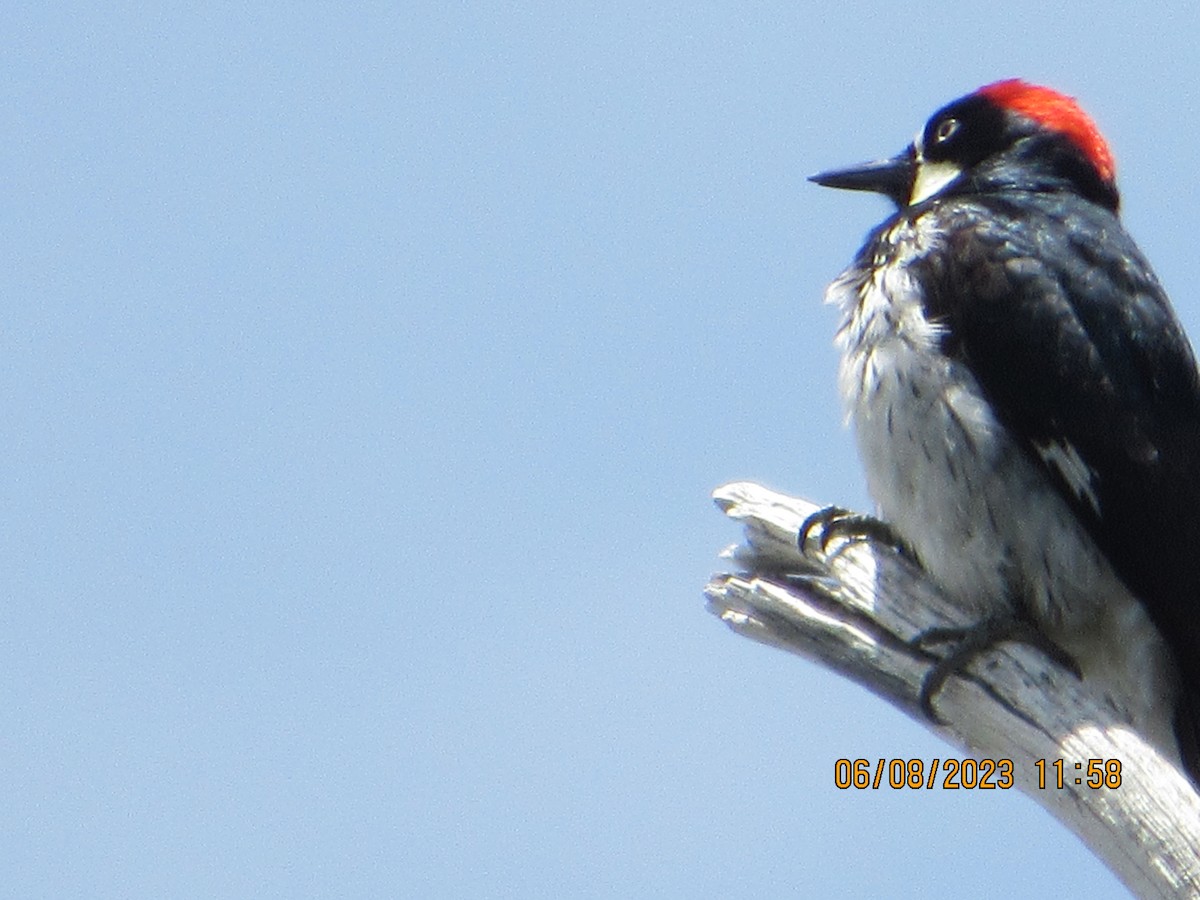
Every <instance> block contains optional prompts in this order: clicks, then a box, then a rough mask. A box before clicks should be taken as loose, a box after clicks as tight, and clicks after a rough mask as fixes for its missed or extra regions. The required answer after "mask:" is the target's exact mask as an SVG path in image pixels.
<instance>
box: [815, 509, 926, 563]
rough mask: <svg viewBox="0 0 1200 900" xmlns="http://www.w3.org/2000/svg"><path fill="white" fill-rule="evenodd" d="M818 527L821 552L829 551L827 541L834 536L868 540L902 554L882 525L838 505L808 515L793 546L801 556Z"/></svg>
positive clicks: (897, 542)
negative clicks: (877, 542)
mask: <svg viewBox="0 0 1200 900" xmlns="http://www.w3.org/2000/svg"><path fill="white" fill-rule="evenodd" d="M818 528H819V529H820V530H821V543H820V548H821V552H822V553H825V552H827V551H828V550H829V544H830V542H831V541H832V540H833V539H834V538H837V537H840V538H844V539H846V540H851V541H853V540H866V539H872V540H876V541H879V542H880V543H883V544H887V545H888V546H889V547H892V548H894V549H896V550H897V551H898V552H901V553H903V552H905V549H904V544H903V543H902V542H901V540H900V538H899V537H897V536H896V532H894V531H892V528H891V526H890V525H888V524H887V523H886V522H883V521H881V520H879V519H877V518H875V517H874V516H868V515H866V514H865V513H856V512H852V511H851V510H848V509H845V508H844V507H841V506H825V507H822V508H821V509H818V510H817V511H816V512H815V513H813V514H812V515H810V516H809V517H808V518H807V519H805V520H804V523H803V524H802V525H801V526H800V532H799V534H798V535H797V538H796V544H797V546H798V547H799V548H800V552H801V553H803V552H805V550H804V548H805V545H806V544H807V543H808V538H809V535H811V534H812V532H813V531H814V530H815V529H818Z"/></svg>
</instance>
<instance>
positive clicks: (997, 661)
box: [705, 482, 1200, 898]
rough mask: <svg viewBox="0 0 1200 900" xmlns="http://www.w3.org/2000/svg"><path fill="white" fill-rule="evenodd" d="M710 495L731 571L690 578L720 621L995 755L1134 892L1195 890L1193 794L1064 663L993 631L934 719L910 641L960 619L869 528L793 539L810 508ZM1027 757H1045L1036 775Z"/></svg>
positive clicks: (967, 747)
mask: <svg viewBox="0 0 1200 900" xmlns="http://www.w3.org/2000/svg"><path fill="white" fill-rule="evenodd" d="M713 498H714V500H715V501H716V503H717V505H718V506H719V507H720V508H721V509H722V510H724V512H725V513H726V515H728V516H729V517H730V518H733V519H736V520H738V521H740V522H741V523H742V525H743V526H744V529H745V539H744V541H743V543H741V544H739V545H737V546H735V547H731V548H730V549H729V550H727V551H726V552H725V556H726V557H727V558H729V559H731V560H732V561H733V563H734V565H736V566H737V567H738V570H739V571H738V573H736V574H724V575H717V576H715V577H714V578H713V579H712V580H711V581H710V582H709V583H708V585H707V587H706V589H705V593H706V596H707V597H708V608H709V610H710V611H711V612H713V613H714V614H715V615H718V616H720V617H721V619H722V620H723V621H724V622H726V623H727V624H728V625H729V626H730V627H731V628H732V629H733V630H734V631H736V632H738V633H739V634H743V635H745V636H746V637H750V638H753V639H754V640H757V641H761V642H762V643H765V644H770V645H773V646H776V647H780V648H782V649H785V650H790V651H792V652H794V653H798V654H800V655H802V656H805V657H807V658H809V659H813V660H816V661H818V662H820V663H822V664H824V665H826V666H828V667H829V668H832V669H834V670H835V671H838V672H841V673H842V674H844V675H846V676H847V677H849V678H852V679H854V680H855V681H857V682H858V683H859V684H862V685H863V686H865V687H867V688H869V689H870V690H871V691H873V692H874V693H875V694H877V695H878V696H880V697H881V698H883V699H884V700H887V701H888V702H889V703H892V704H893V705H895V706H897V707H899V708H900V709H902V710H903V711H905V712H906V713H908V714H909V715H910V716H912V717H913V718H915V719H917V720H918V721H920V722H921V723H922V724H924V725H926V726H927V727H929V728H930V729H931V730H933V731H935V732H936V733H937V734H939V735H941V736H942V737H943V738H945V739H946V740H947V741H949V742H950V743H951V744H953V745H955V746H956V747H958V748H959V749H961V750H963V751H965V752H966V753H968V754H970V755H971V756H973V757H975V758H977V759H992V760H1001V759H1004V760H1011V761H1012V774H1013V777H1014V779H1015V786H1016V787H1017V788H1018V789H1020V790H1021V791H1023V792H1025V793H1026V794H1028V795H1029V796H1031V797H1032V798H1033V799H1034V800H1035V801H1037V802H1038V803H1039V804H1041V805H1042V806H1043V807H1045V808H1046V809H1047V810H1048V811H1049V812H1050V813H1051V814H1053V815H1054V816H1055V817H1056V818H1058V819H1059V820H1060V821H1061V822H1062V823H1063V824H1064V825H1066V826H1067V827H1068V828H1070V829H1071V830H1072V831H1074V832H1075V833H1076V834H1078V835H1079V836H1080V838H1081V839H1082V840H1083V841H1084V842H1085V843H1086V844H1087V845H1088V846H1089V847H1090V848H1091V849H1092V851H1093V852H1094V853H1096V855H1097V856H1099V857H1100V858H1101V859H1102V860H1104V862H1105V863H1106V864H1107V865H1108V866H1109V868H1110V869H1112V870H1113V872H1115V873H1116V875H1117V876H1118V877H1119V878H1120V879H1121V880H1122V881H1123V882H1124V883H1125V885H1126V886H1127V887H1128V888H1129V889H1130V890H1131V891H1133V892H1134V894H1136V895H1137V896H1138V897H1143V898H1151V897H1154V898H1176V897H1200V796H1198V795H1197V793H1196V792H1195V790H1193V788H1192V786H1191V783H1190V782H1189V781H1188V780H1187V778H1186V777H1185V776H1184V775H1183V774H1181V773H1180V772H1179V771H1178V770H1177V769H1176V768H1175V766H1174V765H1173V763H1172V762H1171V761H1170V760H1168V759H1165V758H1164V757H1163V756H1162V755H1160V754H1159V753H1158V752H1157V751H1156V750H1155V749H1154V748H1153V747H1152V746H1151V745H1150V744H1149V743H1147V742H1146V741H1145V740H1143V739H1142V737H1141V736H1139V735H1138V734H1136V733H1134V732H1133V731H1132V730H1131V729H1130V728H1129V727H1128V726H1127V725H1126V724H1124V723H1122V722H1120V721H1117V720H1116V719H1114V717H1113V714H1112V713H1111V712H1110V711H1109V710H1108V709H1107V708H1106V707H1104V706H1103V705H1102V704H1101V703H1100V702H1099V701H1098V700H1097V699H1096V698H1094V697H1093V696H1092V695H1091V694H1090V693H1089V692H1088V689H1087V685H1086V684H1084V683H1081V682H1080V681H1079V679H1078V678H1077V677H1076V676H1075V675H1074V674H1073V673H1072V672H1070V671H1068V670H1066V669H1064V668H1063V667H1062V666H1060V665H1059V664H1057V663H1056V662H1054V661H1053V660H1051V659H1050V658H1049V657H1048V656H1046V655H1045V654H1044V653H1042V652H1041V651H1040V650H1038V649H1036V648H1034V647H1032V646H1029V645H1025V644H1018V643H1003V644H1000V645H999V646H997V647H995V648H994V649H992V650H989V651H987V652H985V653H983V654H981V655H980V656H979V657H978V658H977V659H975V660H974V661H973V662H971V663H970V664H968V665H967V666H966V668H965V671H964V672H963V673H962V674H961V675H952V676H951V677H950V678H948V679H947V681H946V683H945V685H944V686H943V687H942V689H941V690H940V691H938V692H937V694H936V696H934V697H933V698H932V703H933V707H934V709H935V711H936V713H937V716H938V718H939V719H940V720H941V722H940V723H934V722H932V721H931V720H930V719H929V718H928V717H927V716H926V715H925V714H924V712H923V711H922V710H921V708H920V703H919V698H920V694H921V686H922V684H923V682H924V679H925V676H926V674H927V673H928V672H929V671H930V668H931V666H933V665H934V664H935V663H936V661H937V658H936V657H935V656H933V655H931V653H930V651H929V650H928V649H923V648H922V647H920V646H918V645H916V644H914V643H913V639H914V638H916V637H917V636H918V635H920V634H921V633H922V632H925V631H926V630H928V629H930V628H945V627H961V626H966V625H972V624H975V623H973V622H972V621H970V619H969V618H967V617H965V616H964V614H963V612H962V611H961V610H959V609H957V608H955V606H954V604H952V603H951V602H949V601H948V600H947V599H946V598H945V597H944V596H943V595H942V594H941V593H940V592H939V591H938V590H937V588H936V587H934V586H933V585H932V584H931V583H930V582H929V580H928V579H927V578H926V577H925V576H924V573H923V572H922V571H921V569H920V568H919V567H918V566H916V565H915V564H914V563H913V562H912V561H911V560H910V559H908V558H907V557H905V556H904V555H903V554H901V553H899V552H897V551H896V550H895V549H894V548H892V547H890V546H888V545H887V544H886V543H884V542H882V541H880V540H879V539H877V538H873V537H870V536H865V535H854V536H852V537H847V536H846V535H843V534H840V533H839V532H838V531H837V530H836V529H830V530H828V531H826V530H825V529H824V528H823V527H822V526H818V527H813V528H811V529H810V531H809V533H808V536H807V539H806V541H805V546H804V550H803V552H801V551H800V549H799V548H798V547H797V539H798V534H799V531H800V528H801V526H802V525H803V523H804V522H805V521H806V520H808V519H809V517H810V516H812V515H813V514H814V513H816V512H818V511H819V510H820V509H821V507H819V506H816V505H814V504H812V503H809V502H808V501H805V500H800V499H796V498H792V497H787V496H784V495H782V494H776V493H773V492H771V491H769V490H767V489H766V488H763V487H760V486H759V485H756V484H751V483H747V482H741V483H736V484H729V485H725V486H724V487H721V488H718V489H717V491H716V492H714V494H713ZM1057 759H1061V760H1063V761H1064V763H1063V767H1062V773H1063V776H1064V785H1063V787H1062V788H1059V787H1058V786H1057V785H1056V784H1055V777H1056V774H1057V773H1056V771H1055V769H1054V768H1053V767H1052V765H1051V764H1052V763H1053V761H1054V760H1057ZM1037 760H1046V761H1047V763H1046V767H1045V778H1046V782H1047V785H1046V787H1045V788H1040V787H1039V786H1038V769H1037V768H1036V766H1035V762H1036V761H1037ZM1089 760H1106V761H1107V760H1119V761H1120V766H1121V768H1120V787H1117V788H1111V787H1102V788H1099V789H1096V788H1092V787H1089V786H1088V785H1087V783H1086V778H1087V773H1088V762H1089ZM1076 763H1079V765H1080V768H1079V769H1076V768H1075V764H1076ZM1077 777H1078V778H1080V779H1082V780H1081V783H1079V784H1076V781H1075V780H1076V778H1077Z"/></svg>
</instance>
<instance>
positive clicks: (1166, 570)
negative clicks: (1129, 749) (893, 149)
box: [811, 79, 1200, 785]
mask: <svg viewBox="0 0 1200 900" xmlns="http://www.w3.org/2000/svg"><path fill="white" fill-rule="evenodd" d="M811 180H812V181H815V182H816V183H817V184H820V185H823V186H827V187H833V188H842V189H849V190H859V191H870V192H874V193H878V194H882V195H883V196H885V197H887V198H889V199H890V200H891V201H892V202H893V203H894V205H895V210H894V211H893V212H892V213H891V214H890V215H889V216H888V217H887V219H886V220H885V221H883V222H882V223H881V224H880V225H878V226H877V227H876V228H874V229H873V230H872V231H871V232H870V233H869V234H868V236H867V238H866V241H865V242H864V244H863V245H862V247H861V249H860V250H859V251H858V253H857V255H856V256H855V257H854V259H853V261H852V263H851V264H850V265H849V267H848V268H846V269H845V271H844V272H842V274H841V275H839V276H838V277H837V278H836V279H835V280H834V281H833V282H832V284H831V285H830V286H829V288H828V290H827V292H826V300H827V301H828V302H829V303H831V304H832V305H834V306H835V307H837V309H838V310H839V313H840V321H839V325H838V329H837V332H836V344H837V345H838V347H839V349H840V351H841V353H840V363H839V369H838V385H839V392H840V394H841V396H842V400H843V403H844V406H845V409H846V412H847V416H848V419H849V420H850V422H851V423H852V427H853V431H854V434H855V438H856V443H857V445H858V450H859V455H860V457H861V460H862V463H863V467H864V469H865V474H866V479H867V486H868V490H869V492H870V494H871V495H872V498H873V500H874V501H875V503H876V505H877V511H878V513H879V515H880V517H881V518H882V520H883V521H884V522H886V524H887V525H888V527H889V528H890V529H891V531H892V532H893V533H894V534H895V536H896V538H897V540H898V542H899V544H900V545H901V546H903V547H904V548H905V549H906V550H907V551H908V552H910V553H911V554H912V555H913V556H914V557H915V559H916V561H917V562H918V563H919V564H920V565H921V566H922V567H923V568H924V570H925V571H926V572H927V573H928V575H929V577H930V578H931V579H932V580H933V581H934V582H935V583H936V584H937V585H938V586H939V587H940V588H941V589H942V590H943V592H944V593H945V594H946V595H947V596H949V597H951V598H953V599H954V600H955V602H956V603H957V604H959V605H960V606H961V607H962V608H963V609H965V610H966V611H968V612H969V613H971V614H972V615H974V616H976V617H977V618H978V621H979V622H980V626H979V628H980V629H981V631H983V632H986V633H989V634H991V635H992V637H990V638H988V639H987V640H986V641H985V643H986V642H987V641H992V639H993V638H994V637H995V634H996V632H995V631H994V630H993V631H990V632H989V631H987V629H986V628H985V627H984V625H985V623H988V622H995V621H997V619H999V620H1001V621H1003V620H1008V621H1012V622H1018V623H1028V624H1030V625H1031V626H1032V627H1033V628H1034V629H1035V631H1036V633H1037V634H1039V635H1043V636H1045V637H1046V638H1047V639H1048V640H1049V641H1050V642H1051V644H1052V645H1053V646H1055V647H1058V648H1061V650H1062V651H1063V652H1064V653H1065V654H1066V655H1067V656H1068V657H1069V658H1070V660H1071V661H1073V662H1074V664H1075V668H1076V669H1077V672H1078V674H1080V675H1081V677H1082V678H1083V681H1084V683H1085V685H1088V686H1089V687H1091V688H1092V689H1093V690H1094V691H1095V692H1097V694H1098V695H1099V696H1100V697H1101V698H1102V700H1103V701H1104V702H1105V703H1106V704H1107V705H1108V706H1109V707H1110V708H1111V709H1112V710H1113V711H1114V713H1115V714H1116V715H1117V716H1118V717H1120V718H1122V719H1123V720H1125V721H1126V722H1128V723H1129V724H1130V725H1131V726H1133V727H1134V728H1135V729H1136V730H1137V731H1138V732H1139V733H1141V734H1142V735H1143V736H1144V737H1145V738H1146V739H1147V740H1148V741H1149V742H1150V743H1151V744H1153V745H1154V746H1155V747H1156V748H1158V749H1159V751H1160V752H1161V753H1163V754H1165V755H1166V756H1167V757H1168V758H1169V759H1171V760H1172V761H1173V762H1175V763H1176V764H1177V765H1180V766H1182V767H1183V769H1184V771H1185V772H1186V773H1187V774H1188V776H1189V777H1190V778H1191V780H1192V782H1193V784H1195V785H1200V741H1198V740H1197V723H1198V722H1200V374H1198V372H1197V366H1196V360H1195V356H1194V353H1193V350H1192V347H1191V345H1190V343H1189V341H1188V338H1187V336H1186V335H1185V333H1184V330H1183V328H1182V326H1181V325H1180V322H1179V320H1178V318H1177V316H1176V314H1175V312H1174V310H1173V309H1172V306H1171V303H1170V301H1169V300H1168V297H1167V294H1166V292H1165V291H1164V289H1163V287H1162V285H1161V283H1160V282H1159V280H1158V278H1157V276H1156V275H1155V274H1154V271H1153V270H1152V269H1151V267H1150V264H1149V262H1148V261H1147V260H1146V257H1145V256H1144V255H1143V254H1142V252H1141V250H1140V249H1139V248H1138V246H1137V245H1136V244H1135V243H1134V241H1133V239H1132V238H1131V237H1130V236H1129V234H1128V232H1127V231H1126V230H1125V228H1124V226H1123V225H1122V222H1121V219H1120V195H1119V192H1118V189H1117V184H1116V169H1115V163H1114V157H1113V154H1112V151H1111V150H1110V148H1109V145H1108V143H1107V141H1106V140H1105V139H1104V137H1103V135H1102V134H1101V132H1100V130H1099V128H1098V127H1097V125H1096V124H1095V122H1094V121H1093V119H1092V118H1091V117H1090V116H1088V114H1087V113H1085V112H1084V111H1083V109H1082V108H1081V107H1080V105H1079V103H1078V102H1077V101H1076V100H1075V99H1074V98H1073V97H1070V96H1068V95H1066V94H1064V93H1060V92H1059V91H1057V90H1054V89H1052V88H1048V87H1045V86H1041V85H1037V84H1032V83H1030V82H1027V81H1024V80H1021V79H1005V80H1002V81H996V82H994V83H991V84H988V85H985V86H983V87H981V88H979V89H977V90H975V91H973V92H972V93H970V94H967V95H966V96H963V97H960V98H959V99H957V100H954V101H953V102H951V103H948V104H947V105H945V106H943V107H942V108H941V109H939V110H937V111H936V112H935V113H934V114H933V115H932V116H931V117H930V118H929V119H928V121H927V122H926V123H925V125H924V126H923V127H922V128H921V129H920V130H919V131H918V133H917V135H916V137H915V139H914V140H913V141H912V143H910V144H909V145H908V146H907V147H906V148H905V149H904V150H902V151H901V152H900V153H899V154H897V155H896V156H893V157H890V158H887V159H883V160H879V161H876V162H871V163H864V164H861V165H856V166H852V167H848V168H842V169H835V170H830V171H826V172H822V173H820V174H818V175H814V176H812V179H811ZM975 646H976V648H977V647H978V645H975Z"/></svg>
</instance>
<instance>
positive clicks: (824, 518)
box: [796, 504, 852, 553]
mask: <svg viewBox="0 0 1200 900" xmlns="http://www.w3.org/2000/svg"><path fill="white" fill-rule="evenodd" d="M849 515H852V513H851V512H850V510H848V509H846V508H845V507H841V506H836V505H832V504H831V505H829V506H822V507H821V508H820V509H818V510H817V511H816V512H815V513H813V514H812V515H810V516H809V517H808V518H807V519H805V520H804V522H803V523H802V524H801V525H800V531H799V532H798V533H797V535H796V546H797V547H799V548H800V552H801V553H803V552H804V545H805V544H807V543H808V537H809V535H810V534H811V533H812V531H813V529H814V528H816V527H818V526H820V528H821V532H822V533H821V552H822V553H824V552H825V547H826V545H827V543H828V540H829V536H828V531H829V529H830V528H831V527H832V525H833V523H834V522H835V521H837V520H838V519H840V518H842V517H844V516H849Z"/></svg>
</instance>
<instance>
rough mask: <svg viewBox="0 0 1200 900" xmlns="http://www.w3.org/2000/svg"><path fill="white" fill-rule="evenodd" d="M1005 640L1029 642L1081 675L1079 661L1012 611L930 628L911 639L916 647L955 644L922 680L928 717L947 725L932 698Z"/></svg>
mask: <svg viewBox="0 0 1200 900" xmlns="http://www.w3.org/2000/svg"><path fill="white" fill-rule="evenodd" d="M1005 641H1014V642H1017V643H1022V644H1028V645H1030V646H1032V647H1036V648H1037V649H1038V650H1041V651H1042V652H1043V653H1045V654H1046V655H1047V656H1049V657H1050V658H1051V659H1053V660H1054V661H1055V662H1056V663H1058V664H1059V665H1061V666H1062V667H1063V668H1065V669H1067V670H1068V671H1070V672H1072V673H1074V675H1075V677H1076V678H1082V677H1083V675H1082V673H1081V672H1080V669H1079V664H1078V663H1076V662H1075V660H1074V659H1073V658H1072V657H1071V655H1070V654H1069V653H1067V652H1066V651H1065V650H1063V648H1062V647H1060V646H1058V644H1056V643H1054V641H1052V640H1050V638H1048V637H1047V636H1046V635H1045V633H1044V632H1042V631H1040V630H1039V629H1038V628H1037V627H1035V626H1034V625H1033V623H1032V622H1030V621H1028V620H1027V619H1023V618H1020V617H1018V616H1014V615H1011V614H1002V615H998V616H991V617H989V618H986V619H984V620H983V621H981V622H979V623H977V624H975V625H971V626H967V627H964V628H930V629H928V630H926V631H923V632H921V633H920V634H918V635H917V636H916V637H915V638H913V639H912V641H911V642H910V643H911V644H912V645H913V646H915V647H917V648H919V649H921V650H926V651H928V649H929V647H930V646H931V645H938V644H954V646H953V647H952V648H951V650H950V652H949V653H948V654H947V655H946V656H944V657H942V659H940V660H938V662H937V663H935V664H934V666H933V667H932V668H931V669H930V670H929V672H928V673H926V675H925V679H924V680H923V681H922V682H921V693H920V697H919V698H918V702H919V703H920V705H921V711H922V712H924V713H925V715H926V717H927V718H928V719H929V720H930V721H932V722H935V723H937V724H939V725H941V724H944V723H943V721H942V719H940V718H939V717H938V714H937V712H935V711H934V708H933V697H934V695H935V694H937V693H938V691H940V690H941V689H942V686H943V685H945V683H946V679H947V678H949V677H950V676H951V675H957V674H960V673H962V672H963V670H964V669H965V668H966V666H967V664H968V663H970V662H971V661H972V660H973V659H975V657H977V656H980V655H981V654H983V653H986V652H987V651H988V650H991V649H992V648H994V647H995V646H996V645H997V644H1001V643H1004V642H1005Z"/></svg>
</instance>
